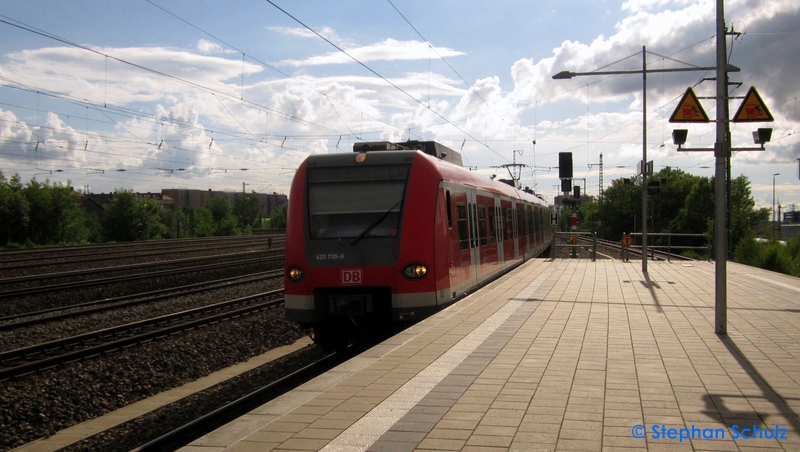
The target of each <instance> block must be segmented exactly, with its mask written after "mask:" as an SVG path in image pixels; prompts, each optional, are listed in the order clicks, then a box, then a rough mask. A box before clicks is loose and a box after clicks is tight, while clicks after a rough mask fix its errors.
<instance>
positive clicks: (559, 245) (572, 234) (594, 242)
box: [550, 232, 597, 262]
mask: <svg viewBox="0 0 800 452" xmlns="http://www.w3.org/2000/svg"><path fill="white" fill-rule="evenodd" d="M557 236H562V237H566V236H570V238H571V240H572V244H569V243H567V244H562V243H556V237H557ZM578 236H590V237H591V238H592V254H591V256H592V262H594V261H595V260H597V233H596V232H556V233H554V234H553V242H552V243H551V244H550V246H552V248H551V249H552V253H553V258H554V259H555V255H556V248H572V257H573V258H574V257H575V254H576V249H577V247H578V246H579V245H578V244H577V243H578ZM582 238H583V237H582Z"/></svg>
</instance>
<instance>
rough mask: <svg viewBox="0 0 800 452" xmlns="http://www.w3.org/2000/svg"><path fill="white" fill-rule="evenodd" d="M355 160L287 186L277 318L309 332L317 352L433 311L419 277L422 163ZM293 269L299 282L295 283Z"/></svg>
mask: <svg viewBox="0 0 800 452" xmlns="http://www.w3.org/2000/svg"><path fill="white" fill-rule="evenodd" d="M355 157H356V156H355V155H353V154H336V155H328V156H320V157H319V158H313V159H309V161H307V163H305V164H303V165H301V167H300V168H299V169H298V173H297V175H296V176H295V180H294V181H293V183H292V196H291V197H290V206H289V216H288V224H287V249H286V266H287V278H286V279H287V280H286V284H285V300H286V315H287V318H289V319H291V320H295V321H297V322H300V323H303V324H306V325H311V326H313V327H314V335H315V341H316V342H318V343H323V344H326V345H334V346H338V345H343V344H344V343H345V342H346V341H349V340H350V339H351V338H358V337H359V336H375V335H377V334H379V333H382V332H385V331H387V329H389V328H388V326H389V325H391V324H392V323H393V320H394V321H398V320H400V321H416V320H419V319H421V318H424V317H425V316H427V315H429V314H430V313H432V312H435V311H436V310H437V306H436V298H435V293H434V284H433V275H432V274H428V273H433V272H432V266H433V260H434V259H433V253H434V251H433V249H434V244H433V227H434V226H433V214H434V209H435V198H436V195H435V193H436V185H435V184H436V182H433V185H432V186H431V185H430V182H429V181H430V180H431V179H432V175H431V174H430V171H431V170H432V168H433V165H432V164H431V163H430V161H429V160H430V159H429V158H427V157H424V156H423V154H420V153H416V152H378V153H370V154H368V155H366V158H365V159H363V160H362V162H359V163H354V158H355ZM426 185H427V186H426ZM290 244H291V245H290ZM293 269H294V271H295V272H300V273H301V277H299V278H297V279H296V280H292V278H291V275H292V271H293Z"/></svg>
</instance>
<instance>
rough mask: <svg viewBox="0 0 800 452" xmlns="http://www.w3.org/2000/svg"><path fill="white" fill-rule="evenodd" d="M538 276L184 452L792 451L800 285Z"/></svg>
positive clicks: (564, 270)
mask: <svg viewBox="0 0 800 452" xmlns="http://www.w3.org/2000/svg"><path fill="white" fill-rule="evenodd" d="M648 270H649V271H648V273H647V274H643V273H642V272H641V262H630V263H622V262H618V261H597V262H591V261H587V260H555V261H551V260H543V259H535V260H531V261H529V262H527V263H525V264H523V265H522V266H520V267H519V268H517V269H515V270H514V271H513V272H511V273H510V274H508V275H506V276H505V277H503V278H502V279H499V280H497V281H495V282H493V283H492V284H490V285H488V286H486V287H485V288H484V289H482V290H480V291H479V292H476V293H474V294H472V295H470V296H468V297H466V298H464V299H463V300H462V301H460V302H458V303H456V304H454V305H453V306H451V307H449V308H448V309H446V310H443V311H441V312H439V313H438V314H436V315H434V316H432V317H430V318H428V319H426V320H424V321H422V322H420V323H418V324H416V325H414V326H413V327H411V328H409V329H408V330H406V331H404V332H402V333H401V334H399V335H397V336H395V337H393V338H391V339H389V340H387V341H385V342H383V343H381V344H379V345H377V346H375V347H374V348H372V349H370V350H368V351H367V352H365V353H363V354H361V355H359V356H358V357H356V358H354V359H352V360H350V361H348V362H347V363H344V364H342V365H341V366H339V367H337V368H335V369H333V370H332V371H330V372H328V373H326V374H325V375H322V376H320V377H318V378H316V379H314V380H312V381H310V382H308V383H306V384H305V385H303V386H301V387H299V388H297V389H296V390H294V391H292V392H291V393H288V394H286V395H284V396H282V397H280V398H278V399H276V400H274V401H272V402H270V403H268V404H266V405H264V406H262V407H260V408H258V409H256V410H254V411H252V412H251V413H249V414H247V415H245V416H243V417H241V418H239V419H237V420H235V421H233V422H231V423H229V424H228V425H226V426H224V427H222V428H220V429H219V430H217V431H215V432H212V433H210V434H209V435H206V436H205V437H203V438H200V439H198V440H196V441H195V442H193V443H192V444H190V445H188V446H186V447H184V448H183V449H181V450H183V451H203V452H211V451H222V450H226V451H236V452H245V451H270V450H273V451H317V450H324V451H392V452H402V451H414V450H419V451H423V450H437V451H450V450H459V451H486V450H497V451H545V450H548V451H554V450H557V451H560V450H588V451H599V450H609V451H611V450H624V451H632V450H652V451H688V450H742V451H746V450H765V449H774V450H800V417H798V412H800V279H798V278H793V277H790V276H785V275H781V274H777V273H772V272H768V271H763V270H760V269H756V268H752V267H747V266H743V265H739V264H735V263H729V264H728V335H727V336H718V335H716V334H715V333H714V264H713V262H692V263H678V262H673V263H666V262H655V261H654V262H650V263H648Z"/></svg>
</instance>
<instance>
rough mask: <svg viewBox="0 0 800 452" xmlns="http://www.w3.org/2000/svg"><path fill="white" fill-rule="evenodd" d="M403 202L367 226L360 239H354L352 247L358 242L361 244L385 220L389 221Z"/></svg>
mask: <svg viewBox="0 0 800 452" xmlns="http://www.w3.org/2000/svg"><path fill="white" fill-rule="evenodd" d="M402 201H403V200H402V199H401V200H400V201H397V204H395V205H393V206H392V207H390V208H389V210H387V211H386V213H384V214H383V215H381V217H380V218H378V219H377V220H375V221H374V222H373V223H372V224H371V225H369V226H367V229H364V231H362V232H361V234H358V237H356V238H355V239H353V241H352V242H350V246H356V244H358V242H360V241H361V239H363V238H364V237H366V235H367V234H369V233H370V232H372V230H373V229H375V228H376V227H377V226H378V225H379V224H381V223H382V222H383V220H385V219H387V218H388V217H389V214H390V213H392V210H394V208H395V207H397V206H399V205H400V203H401V202H402Z"/></svg>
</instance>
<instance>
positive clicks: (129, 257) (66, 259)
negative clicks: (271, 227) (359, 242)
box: [0, 237, 284, 278]
mask: <svg viewBox="0 0 800 452" xmlns="http://www.w3.org/2000/svg"><path fill="white" fill-rule="evenodd" d="M283 243H284V241H283V240H280V241H279V240H274V241H271V242H270V241H268V238H266V237H264V238H259V240H252V239H251V240H248V241H246V242H222V243H217V244H214V243H213V242H212V243H211V244H209V245H207V246H204V247H202V248H199V247H196V246H187V245H177V244H173V245H171V246H164V247H159V248H155V247H154V248H147V249H135V250H133V251H130V250H115V251H114V252H113V253H98V252H96V251H93V250H89V251H87V252H86V253H79V254H71V255H69V256H63V255H61V256H53V255H35V254H25V255H20V256H16V257H12V256H5V257H6V258H5V259H3V261H2V262H0V275H8V276H5V277H6V278H10V277H13V276H14V275H13V274H14V273H21V272H23V271H24V272H26V273H29V272H30V271H32V270H34V269H42V268H45V269H54V268H58V267H65V266H75V265H76V264H91V263H99V262H110V261H121V260H124V261H150V262H152V261H153V260H155V259H156V258H160V257H163V256H171V255H174V254H178V253H180V254H186V253H191V254H200V255H203V254H219V251H223V250H235V249H242V248H247V249H253V248H263V249H268V247H272V246H282V245H283ZM0 256H1V255H0ZM51 271H52V270H51Z"/></svg>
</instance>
